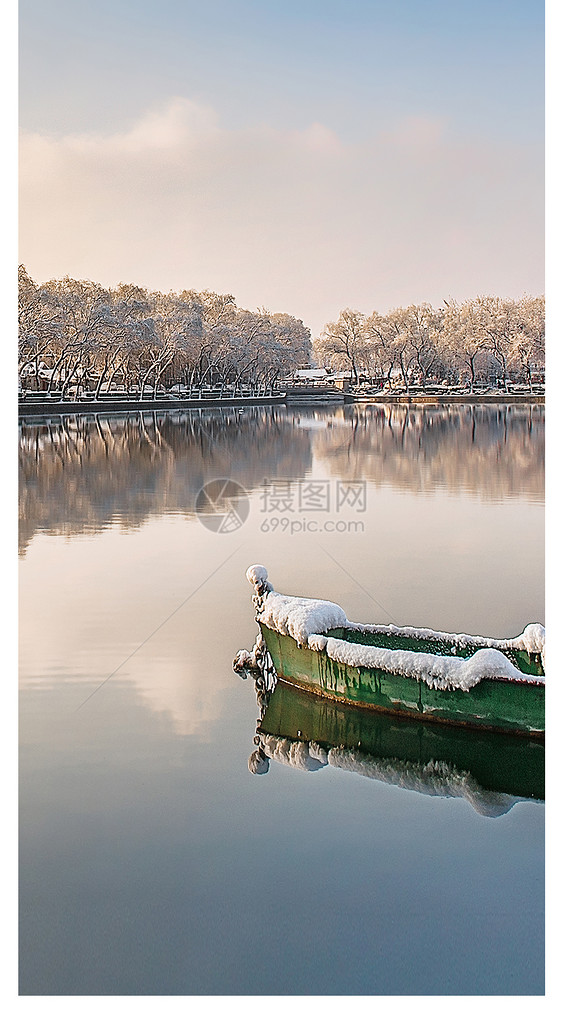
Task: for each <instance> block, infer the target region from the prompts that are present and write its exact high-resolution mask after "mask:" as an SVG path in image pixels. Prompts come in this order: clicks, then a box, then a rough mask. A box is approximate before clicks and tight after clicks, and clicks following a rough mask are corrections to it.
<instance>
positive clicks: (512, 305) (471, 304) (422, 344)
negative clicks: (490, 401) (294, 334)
mask: <svg viewBox="0 0 562 1014" xmlns="http://www.w3.org/2000/svg"><path fill="white" fill-rule="evenodd" d="M314 354H315V357H316V360H317V362H318V364H319V365H321V366H326V367H328V368H330V369H344V370H348V371H349V372H350V373H351V378H352V381H353V382H354V384H356V385H357V384H358V383H359V381H360V379H361V378H362V377H364V378H366V379H368V380H371V381H372V380H374V381H377V382H378V383H379V386H388V387H390V386H397V385H398V386H401V387H402V388H403V389H405V390H406V391H408V390H409V389H410V388H411V387H412V386H413V385H414V384H416V385H420V386H421V387H422V388H425V387H426V385H428V384H429V383H443V382H446V383H449V384H450V385H456V384H467V385H468V386H469V387H470V390H471V391H472V390H473V389H474V387H475V385H476V384H477V383H482V384H486V385H491V386H497V387H500V388H502V389H503V390H507V385H508V382H509V381H511V382H514V383H516V382H523V383H525V384H527V385H528V387H529V389H530V390H531V392H532V390H533V382H534V381H535V382H536V381H537V380H539V379H540V380H543V379H544V362H545V301H544V296H524V297H523V298H522V299H518V300H516V299H502V298H500V297H498V296H479V297H477V298H475V299H470V300H466V301H465V302H455V301H454V300H451V301H449V302H445V304H444V306H442V307H440V308H438V309H434V308H433V307H432V306H431V305H430V304H429V303H422V304H420V305H416V306H414V305H412V306H408V307H399V308H398V309H395V310H391V311H390V313H388V314H386V315H383V314H380V313H378V312H377V311H374V312H373V313H372V314H370V316H368V315H366V314H363V313H359V312H357V311H356V310H351V309H346V310H343V311H342V312H341V313H340V316H339V318H338V320H337V321H333V322H331V323H329V324H327V325H326V327H325V329H324V331H323V333H322V335H321V337H320V338H318V339H317V340H316V341H315V342H314Z"/></svg>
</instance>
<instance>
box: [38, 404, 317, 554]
mask: <svg viewBox="0 0 562 1014" xmlns="http://www.w3.org/2000/svg"><path fill="white" fill-rule="evenodd" d="M19 453H20V469H19V475H20V498H19V503H20V550H25V548H26V547H27V545H28V544H29V542H30V541H31V539H32V538H33V536H34V535H35V533H36V532H37V531H48V532H50V533H52V534H64V535H70V534H72V535H74V534H80V533H82V532H85V531H100V530H101V529H103V528H104V527H106V526H108V525H110V524H112V523H113V522H114V521H116V520H118V521H119V522H120V524H121V525H122V526H124V527H137V526H139V525H140V524H142V523H143V522H145V521H146V520H147V519H148V517H150V516H156V515H161V514H170V513H175V514H182V515H184V516H193V515H194V509H195V500H196V498H197V494H198V492H199V490H200V489H201V487H202V486H203V485H205V483H207V482H208V481H210V480H211V479H214V478H217V477H228V478H231V479H235V480H236V481H237V482H239V483H240V484H241V485H242V486H244V487H245V488H246V489H248V490H251V489H253V488H255V487H256V486H257V485H259V484H261V483H262V482H263V480H264V478H265V477H270V476H273V477H275V476H277V475H281V476H284V475H291V476H297V477H300V476H302V475H304V473H305V471H306V469H307V468H309V467H310V464H311V453H312V452H311V446H310V440H309V438H308V435H307V434H306V433H305V432H304V431H297V432H295V430H294V427H293V425H292V420H291V419H290V418H287V416H286V415H285V413H284V412H283V411H280V410H278V409H275V408H271V409H268V408H259V407H255V408H246V409H223V410H217V411H214V412H213V411H209V412H184V413H181V412H177V413H173V414H172V413H156V412H142V413H140V412H139V413H138V414H136V415H124V416H122V417H119V416H107V417H102V416H95V417H93V418H92V417H79V416H75V417H67V418H63V419H62V420H58V421H57V422H53V421H48V422H45V423H24V424H22V425H21V427H20V440H19ZM63 505H64V510H62V509H61V508H62V506H63Z"/></svg>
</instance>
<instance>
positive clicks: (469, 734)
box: [248, 681, 545, 817]
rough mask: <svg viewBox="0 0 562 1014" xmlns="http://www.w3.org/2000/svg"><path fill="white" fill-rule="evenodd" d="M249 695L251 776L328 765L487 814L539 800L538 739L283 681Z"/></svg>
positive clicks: (541, 765) (541, 761)
mask: <svg viewBox="0 0 562 1014" xmlns="http://www.w3.org/2000/svg"><path fill="white" fill-rule="evenodd" d="M256 690H257V695H258V704H260V705H261V707H260V717H259V721H258V724H257V728H256V735H255V737H254V745H255V749H254V751H253V752H252V754H251V755H250V759H249V761H248V767H249V769H250V771H251V772H252V773H253V774H266V773H267V771H268V770H269V767H270V762H271V761H273V762H274V763H279V764H284V765H288V766H290V767H292V768H296V769H297V770H299V771H304V772H316V771H321V770H323V769H324V768H326V767H333V768H337V769H339V770H342V771H346V772H351V773H354V774H358V775H361V776H362V777H365V778H371V779H374V780H375V781H378V782H384V783H385V784H387V785H394V786H398V787H400V788H402V789H407V790H410V791H413V792H418V793H421V794H423V795H430V796H439V797H446V798H459V799H464V800H465V801H466V802H467V803H469V804H470V805H471V806H472V807H473V808H474V809H475V810H476V811H477V812H478V813H480V814H481V815H482V816H486V817H499V816H501V815H502V814H504V813H507V812H508V811H509V810H510V809H511V808H512V807H513V806H514V805H515V803H518V802H521V801H535V802H543V801H544V786H545V748H544V741H542V742H541V741H539V740H537V739H533V738H529V737H521V736H505V735H503V734H502V733H498V732H490V731H489V730H487V729H480V730H477V729H463V728H460V727H458V726H456V725H445V724H435V723H433V724H429V723H428V724H426V723H420V722H415V721H412V720H410V719H407V718H401V719H400V720H398V721H397V720H396V717H395V716H394V715H388V714H385V713H384V712H380V711H376V710H374V709H367V708H355V707H351V706H349V705H347V704H343V703H339V702H338V703H336V702H335V701H332V700H328V699H326V698H320V697H318V696H317V695H315V694H309V693H303V691H302V690H300V689H299V688H297V687H294V686H291V685H290V684H289V683H283V682H282V681H278V682H277V684H276V686H275V688H274V690H273V692H268V693H266V696H265V699H264V698H263V695H262V693H261V692H260V690H259V689H258V688H257V687H256ZM260 698H261V699H260Z"/></svg>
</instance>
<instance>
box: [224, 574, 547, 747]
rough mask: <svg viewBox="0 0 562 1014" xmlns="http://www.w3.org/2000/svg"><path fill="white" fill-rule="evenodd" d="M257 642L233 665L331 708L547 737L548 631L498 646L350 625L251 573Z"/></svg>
mask: <svg viewBox="0 0 562 1014" xmlns="http://www.w3.org/2000/svg"><path fill="white" fill-rule="evenodd" d="M246 577H247V579H248V581H249V582H250V584H251V585H252V588H253V592H254V594H253V603H254V607H255V611H256V620H257V622H258V624H259V627H260V635H258V640H257V641H256V645H255V646H254V649H253V651H252V652H248V651H241V652H239V653H238V655H237V656H236V658H235V659H234V668H235V670H236V671H238V672H240V671H243V670H244V669H251V668H252V666H253V665H255V664H256V661H257V659H258V656H261V658H262V661H263V658H265V657H266V656H267V657H268V658H269V659H270V660H271V664H272V667H273V669H274V671H275V674H276V676H277V678H279V679H280V680H282V681H285V682H288V683H293V684H294V685H296V686H298V687H301V689H304V690H308V691H310V692H312V693H315V694H318V695H320V696H322V697H328V698H331V699H332V700H336V701H344V702H347V703H349V704H354V705H357V706H359V707H364V708H375V709H378V710H379V711H386V712H392V713H394V714H400V715H403V716H407V717H410V718H421V719H425V720H429V721H434V722H447V723H454V724H456V725H463V726H470V727H479V728H482V729H492V730H497V731H502V732H511V733H517V734H523V735H528V736H537V737H541V736H544V730H545V710H544V694H545V676H544V657H545V631H544V627H543V626H542V625H541V624H540V623H531V624H529V625H528V626H527V627H526V628H525V630H524V631H523V633H522V634H520V635H519V636H518V637H514V638H508V639H503V640H498V639H492V638H487V637H475V636H471V635H468V634H447V633H443V632H442V631H435V630H430V629H424V628H416V627H396V626H394V625H390V626H388V625H387V626H382V625H376V624H372V625H369V624H360V623H352V622H351V621H349V620H348V619H347V617H346V615H345V613H344V611H343V609H342V608H341V607H340V606H338V605H336V603H334V602H326V601H323V600H320V599H306V598H297V597H295V596H291V595H281V594H280V593H278V592H276V591H274V589H273V587H272V585H271V584H270V582H269V580H268V575H267V571H266V570H265V568H264V567H261V566H257V565H256V566H252V567H249V568H248V570H247V572H246Z"/></svg>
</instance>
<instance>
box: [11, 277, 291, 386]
mask: <svg viewBox="0 0 562 1014" xmlns="http://www.w3.org/2000/svg"><path fill="white" fill-rule="evenodd" d="M18 318H19V349H18V372H19V379H20V388H21V389H23V390H44V391H47V392H55V391H56V392H58V393H59V394H60V395H61V397H62V398H65V397H70V396H72V395H74V396H76V395H77V394H79V393H81V392H82V391H92V392H93V393H94V395H95V396H99V395H100V394H101V393H108V392H109V393H110V392H112V391H124V392H128V393H130V394H136V395H138V396H140V397H141V398H142V397H143V396H145V394H146V393H148V392H153V391H157V390H160V389H162V388H164V389H167V390H169V389H171V388H174V386H175V385H179V386H180V387H181V390H182V391H185V392H186V393H188V394H190V393H191V392H192V391H201V390H204V389H205V388H214V389H215V390H217V391H218V393H219V394H225V395H226V394H228V393H229V394H235V393H242V392H244V393H252V394H260V393H267V392H270V391H272V390H273V388H274V386H275V382H276V380H277V379H278V377H282V376H285V375H286V374H288V373H289V372H291V371H292V370H294V369H295V368H296V367H298V366H305V365H307V364H308V363H309V362H310V356H311V337H310V331H309V329H308V328H307V327H305V326H304V324H303V322H302V321H301V320H297V319H296V318H295V317H292V316H290V315H289V314H285V313H269V312H268V311H267V310H266V309H261V310H258V311H256V312H253V311H250V310H244V309H242V308H240V307H238V306H237V305H236V303H235V300H234V297H233V296H232V295H221V294H219V293H216V292H209V291H207V290H205V291H203V292H196V291H195V290H193V289H189V290H187V289H186V290H184V291H182V292H179V293H176V292H168V293H162V292H152V291H150V290H148V289H145V288H142V287H140V286H138V285H131V284H119V285H118V286H116V288H107V289H106V288H104V287H103V286H101V285H98V284H97V283H95V282H91V281H77V280H76V279H73V278H69V277H65V278H62V279H56V280H51V281H48V282H45V283H43V284H40V285H38V284H36V283H35V282H34V281H33V279H32V278H31V277H30V276H29V274H28V272H27V270H26V268H25V267H24V266H23V265H20V268H19V276H18Z"/></svg>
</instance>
